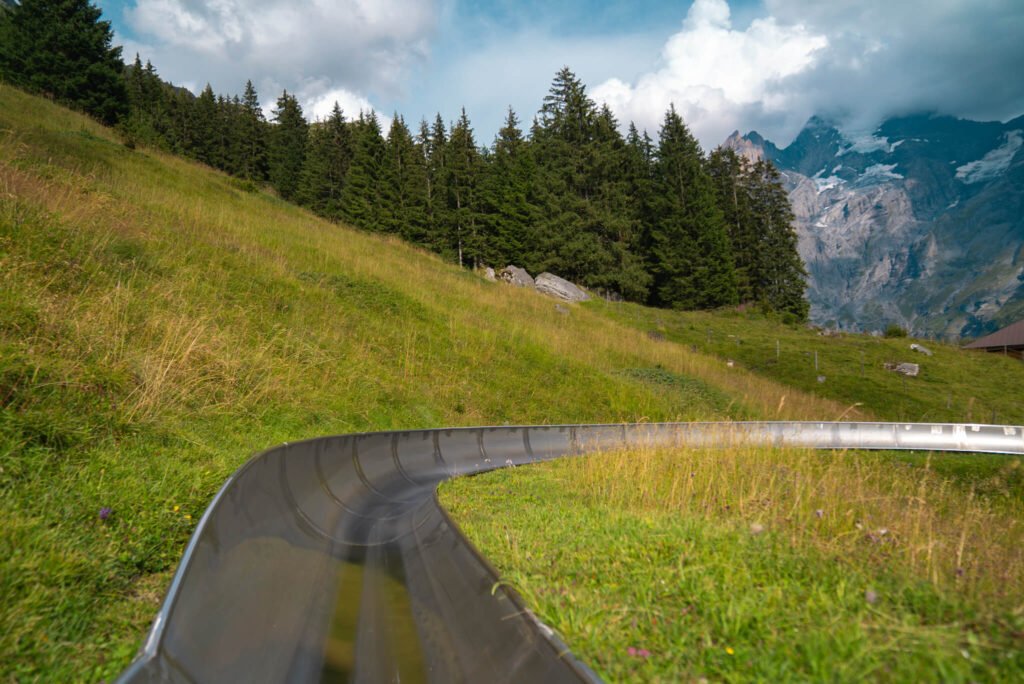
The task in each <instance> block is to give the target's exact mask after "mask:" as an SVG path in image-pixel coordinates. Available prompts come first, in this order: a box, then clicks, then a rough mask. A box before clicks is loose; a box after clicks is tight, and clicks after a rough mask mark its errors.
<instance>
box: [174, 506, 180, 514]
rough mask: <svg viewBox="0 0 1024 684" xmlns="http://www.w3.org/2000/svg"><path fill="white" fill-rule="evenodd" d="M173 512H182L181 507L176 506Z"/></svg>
mask: <svg viewBox="0 0 1024 684" xmlns="http://www.w3.org/2000/svg"><path fill="white" fill-rule="evenodd" d="M172 510H173V511H174V512H175V513H177V512H178V511H180V510H181V506H177V505H176V506H175V507H174V508H173V509H172Z"/></svg>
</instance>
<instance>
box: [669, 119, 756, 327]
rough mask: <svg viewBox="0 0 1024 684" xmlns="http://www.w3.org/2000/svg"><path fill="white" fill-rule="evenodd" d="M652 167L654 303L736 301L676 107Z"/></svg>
mask: <svg viewBox="0 0 1024 684" xmlns="http://www.w3.org/2000/svg"><path fill="white" fill-rule="evenodd" d="M659 138H660V140H659V143H658V155H657V161H656V162H655V165H654V195H655V203H654V219H655V226H654V230H653V235H652V243H653V244H652V248H653V259H654V267H655V275H656V278H657V283H656V286H657V299H658V303H660V304H662V305H665V306H671V307H673V308H679V309H706V308H712V307H716V306H722V305H727V304H735V303H736V301H737V294H736V279H735V272H734V269H733V263H732V255H731V252H730V246H729V239H728V236H727V235H726V231H725V227H724V225H723V222H722V213H721V211H720V210H719V208H718V205H717V201H716V198H715V193H714V188H713V186H712V183H711V179H710V177H709V176H708V175H707V173H706V172H705V170H704V167H703V155H702V153H701V149H700V145H698V143H697V141H696V139H695V138H694V137H693V135H692V134H691V133H690V131H689V129H687V127H686V124H684V123H683V120H682V117H680V116H679V114H678V112H676V109H675V107H674V106H673V107H670V108H669V110H668V112H666V114H665V121H664V123H663V124H662V127H661V132H660V135H659Z"/></svg>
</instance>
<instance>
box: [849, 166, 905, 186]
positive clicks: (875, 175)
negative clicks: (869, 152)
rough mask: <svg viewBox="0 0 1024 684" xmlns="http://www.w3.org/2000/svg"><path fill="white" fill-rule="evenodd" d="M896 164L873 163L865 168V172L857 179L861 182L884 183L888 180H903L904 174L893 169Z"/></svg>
mask: <svg viewBox="0 0 1024 684" xmlns="http://www.w3.org/2000/svg"><path fill="white" fill-rule="evenodd" d="M895 168H896V164H873V165H872V166H869V167H868V168H866V169H864V173H862V174H861V175H860V178H858V179H857V182H859V183H882V182H885V181H887V180H903V174H901V173H896V172H895V171H894V170H893V169H895Z"/></svg>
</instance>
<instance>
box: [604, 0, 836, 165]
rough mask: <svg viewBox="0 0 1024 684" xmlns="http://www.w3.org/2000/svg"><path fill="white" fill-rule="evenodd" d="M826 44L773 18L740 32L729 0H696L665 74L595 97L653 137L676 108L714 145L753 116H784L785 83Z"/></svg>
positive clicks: (672, 44) (610, 85) (670, 47)
mask: <svg viewBox="0 0 1024 684" xmlns="http://www.w3.org/2000/svg"><path fill="white" fill-rule="evenodd" d="M828 45H829V40H828V38H827V37H826V36H824V35H822V34H820V33H815V32H813V31H811V30H809V29H808V28H807V27H805V26H804V25H803V24H800V23H792V24H783V23H780V22H778V21H777V20H776V19H775V18H773V17H768V18H761V19H755V20H754V21H753V22H751V24H750V25H749V26H748V27H747V28H746V29H744V30H742V31H740V30H735V29H733V28H732V26H731V20H730V11H729V5H728V4H727V3H726V2H725V0H696V2H694V3H693V5H692V6H691V7H690V10H689V12H688V13H687V15H686V19H685V21H684V22H683V26H682V30H681V31H679V32H678V33H676V34H675V35H673V36H672V37H671V38H669V40H668V42H667V43H666V44H665V46H664V49H663V50H662V55H661V65H660V68H658V69H657V70H656V71H654V72H651V73H647V74H644V75H642V76H641V77H640V78H639V79H638V80H637V81H636V83H635V85H632V84H629V83H625V82H623V81H621V80H619V79H615V78H613V79H609V80H607V81H605V82H603V83H601V84H600V85H598V86H597V87H596V88H594V90H593V96H594V98H595V99H596V100H598V101H600V102H607V103H608V105H609V106H610V107H611V108H612V110H613V111H614V112H616V114H617V115H618V116H619V117H620V118H621V119H623V120H626V121H629V120H632V121H635V122H636V124H637V125H638V126H639V127H642V128H647V129H648V130H650V131H652V132H653V131H656V130H657V129H658V127H659V126H660V124H661V121H662V119H663V117H664V114H665V111H666V110H667V109H668V107H669V105H670V104H673V103H674V104H675V105H676V108H677V109H678V110H679V111H680V113H681V114H682V115H683V117H684V119H685V120H686V122H687V124H688V125H689V126H690V128H691V129H692V131H693V132H694V134H695V135H696V136H697V137H698V138H699V139H700V140H701V142H702V144H704V146H705V147H708V146H713V145H716V144H718V143H719V142H721V141H722V140H723V139H724V138H725V136H726V135H728V134H729V133H730V132H731V131H732V130H733V129H735V128H737V127H742V125H743V124H744V123H745V122H746V121H748V120H749V119H750V115H751V112H752V111H759V112H763V113H767V114H773V113H775V114H777V113H779V112H783V111H785V109H786V107H787V105H788V102H789V99H790V98H789V97H788V93H787V91H786V88H785V85H786V82H787V80H788V79H790V78H791V77H792V76H794V75H796V74H800V73H802V72H805V71H807V70H808V69H809V68H811V67H812V66H813V65H814V64H815V62H816V60H818V59H819V58H820V55H821V53H822V52H823V51H824V50H825V49H826V48H827V47H828Z"/></svg>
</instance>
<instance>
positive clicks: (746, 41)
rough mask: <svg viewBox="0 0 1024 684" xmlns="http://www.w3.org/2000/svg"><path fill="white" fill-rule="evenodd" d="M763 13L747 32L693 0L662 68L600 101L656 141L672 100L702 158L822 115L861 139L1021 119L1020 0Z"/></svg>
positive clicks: (803, 4)
mask: <svg viewBox="0 0 1024 684" xmlns="http://www.w3.org/2000/svg"><path fill="white" fill-rule="evenodd" d="M762 12H763V14H764V15H765V16H763V17H760V18H757V19H754V20H753V21H751V22H750V23H749V25H747V26H746V27H745V28H742V30H739V29H737V28H735V27H733V25H732V22H731V18H730V11H729V5H728V4H727V3H726V2H725V0H696V1H695V2H694V3H693V5H692V6H691V7H690V10H689V12H688V14H687V16H686V19H685V21H684V22H683V26H682V29H681V30H680V31H679V32H678V33H676V34H675V35H673V36H672V37H671V38H670V39H669V40H668V41H667V43H666V44H665V46H664V48H663V50H662V55H661V58H660V63H659V64H658V65H657V66H656V68H655V69H654V70H650V71H648V72H647V73H646V74H644V75H642V76H640V77H639V78H637V79H636V80H635V81H632V82H627V81H623V80H619V79H610V80H607V81H605V82H603V83H601V84H600V85H599V86H598V87H597V88H595V89H594V91H593V94H594V96H595V97H596V98H597V99H600V100H603V101H606V102H608V103H609V105H610V106H611V107H612V108H613V110H614V111H615V112H616V113H617V114H618V115H619V116H620V118H622V119H623V120H630V119H632V120H635V121H636V122H637V124H638V125H642V126H645V127H647V128H648V129H650V130H651V131H652V132H653V131H655V130H657V128H658V127H659V126H660V122H661V119H662V118H663V116H664V112H665V109H666V108H667V107H668V105H669V104H670V103H673V102H674V103H675V104H676V107H677V108H678V109H679V110H680V112H681V113H682V114H683V116H684V118H685V119H686V121H687V123H688V124H689V125H690V127H691V129H692V130H693V131H694V133H695V134H696V135H697V136H698V138H699V139H700V140H701V143H702V144H703V145H704V146H705V148H709V147H713V146H714V145H717V144H718V143H720V142H721V141H722V139H723V138H724V137H725V136H726V135H728V133H730V132H731V131H732V130H734V129H736V128H739V129H743V130H750V129H757V130H759V131H760V132H761V133H762V134H765V135H766V136H767V137H769V138H771V139H773V140H774V141H775V142H777V143H779V144H786V143H788V142H789V140H791V139H792V137H793V136H794V135H795V134H796V133H797V132H798V130H799V128H800V127H801V126H802V125H803V123H804V122H805V121H806V120H807V119H808V118H809V117H810V116H811V115H813V114H822V115H824V116H827V117H830V118H832V119H834V120H836V121H838V122H839V123H840V124H842V125H843V127H844V128H846V129H848V130H864V129H870V128H872V127H874V126H875V125H877V124H878V123H879V122H880V121H881V120H882V119H884V118H886V117H889V116H895V115H901V114H909V113H916V112H925V111H933V112H937V113H940V114H950V115H953V116H962V117H969V118H974V119H989V120H990V119H1001V120H1005V119H1008V118H1011V117H1014V116H1018V115H1020V114H1021V113H1022V112H1024V80H1022V79H1020V78H1019V77H1018V76H1017V72H1018V70H1019V69H1020V65H1021V64H1024V40H1021V36H1024V3H1021V2H1020V0H979V1H978V2H970V3H968V2H962V1H961V0H900V1H899V2H893V1H892V0H830V1H829V2H808V0H765V4H764V6H763V10H762Z"/></svg>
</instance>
